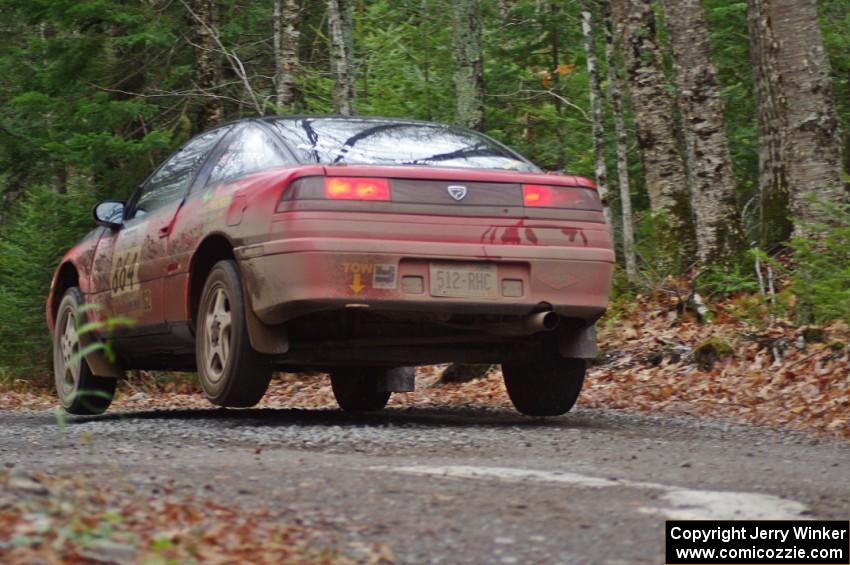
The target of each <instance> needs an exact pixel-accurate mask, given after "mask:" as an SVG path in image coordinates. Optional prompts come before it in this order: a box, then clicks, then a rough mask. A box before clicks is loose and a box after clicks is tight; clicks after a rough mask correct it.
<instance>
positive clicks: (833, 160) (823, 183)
mask: <svg viewBox="0 0 850 565" xmlns="http://www.w3.org/2000/svg"><path fill="white" fill-rule="evenodd" d="M755 1H757V2H760V4H761V7H762V8H763V16H764V18H763V20H762V23H763V27H764V28H767V29H769V30H770V32H771V33H772V35H773V37H774V38H775V39H778V40H779V41H778V48H777V49H776V57H775V62H776V68H777V71H778V73H779V77H780V86H781V93H780V97H781V98H784V102H785V104H784V106H785V112H786V117H787V120H786V121H785V123H784V153H785V161H786V168H787V169H786V170H787V180H788V186H789V187H791V189H792V190H791V192H790V202H791V213H792V215H793V217H794V220H795V226H794V227H795V232H796V233H797V234H798V235H807V230H806V228H805V224H807V223H810V222H826V221H827V217H826V215H825V213H824V212H823V210H821V209H820V207H819V206H818V203H819V202H821V203H823V202H832V203H838V202H847V200H848V198H847V191H846V190H845V188H844V185H843V183H842V181H841V176H840V170H841V140H840V137H839V135H838V119H837V117H836V113H835V101H834V99H833V94H832V83H831V80H830V67H829V60H828V59H827V56H826V52H825V50H824V48H823V39H822V37H821V32H820V27H819V23H818V14H817V4H816V1H815V0H755Z"/></svg>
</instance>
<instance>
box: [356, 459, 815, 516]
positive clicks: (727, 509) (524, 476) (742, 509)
mask: <svg viewBox="0 0 850 565" xmlns="http://www.w3.org/2000/svg"><path fill="white" fill-rule="evenodd" d="M372 469H374V470H377V471H389V472H395V473H407V474H411V475H435V476H440V477H450V478H457V479H478V480H497V481H505V482H512V483H525V482H538V483H549V484H554V485H562V486H577V487H586V488H613V487H621V488H632V489H640V490H655V491H661V492H662V495H661V499H662V500H663V501H664V502H665V503H666V504H665V507H663V508H654V507H645V508H640V511H641V512H643V513H646V514H662V515H664V516H666V517H668V518H671V519H674V520H697V519H700V520H764V519H772V520H789V519H793V518H800V517H801V516H802V514H803V512H805V510H806V507H805V506H804V505H803V504H800V503H799V502H795V501H793V500H787V499H784V498H780V497H778V496H773V495H769V494H757V493H750V492H725V491H712V490H696V489H687V488H682V487H677V486H671V485H663V484H660V483H650V482H641V481H629V480H614V479H605V478H602V477H592V476H589V475H582V474H579V473H572V472H568V471H541V470H538V469H519V468H515V467H478V466H473V465H411V466H401V467H387V466H383V467H372Z"/></svg>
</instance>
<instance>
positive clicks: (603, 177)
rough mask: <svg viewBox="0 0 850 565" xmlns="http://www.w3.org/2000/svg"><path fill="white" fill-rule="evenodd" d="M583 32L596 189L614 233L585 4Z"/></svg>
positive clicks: (590, 22)
mask: <svg viewBox="0 0 850 565" xmlns="http://www.w3.org/2000/svg"><path fill="white" fill-rule="evenodd" d="M581 32H582V35H584V51H585V54H586V56H587V76H588V78H589V79H590V108H591V116H592V119H593V157H594V162H595V167H594V175H595V177H596V189H597V190H598V191H599V197H600V198H601V199H602V205H603V212H604V213H605V222H606V223H607V224H608V229H609V230H611V232H612V233H613V231H614V219H613V218H612V216H611V207H610V206H609V204H608V167H607V166H606V165H605V127H604V125H603V123H602V95H601V93H602V90H601V89H600V87H599V66H598V63H597V60H596V42H595V41H594V38H593V15H592V14H591V12H590V10H589V9H588V8H587V4H585V5H584V6H583V9H582V12H581Z"/></svg>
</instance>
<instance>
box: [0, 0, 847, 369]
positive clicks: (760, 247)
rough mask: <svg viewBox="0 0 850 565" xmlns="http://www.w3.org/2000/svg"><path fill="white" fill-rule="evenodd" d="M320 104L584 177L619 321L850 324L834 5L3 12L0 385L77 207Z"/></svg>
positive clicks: (84, 217)
mask: <svg viewBox="0 0 850 565" xmlns="http://www.w3.org/2000/svg"><path fill="white" fill-rule="evenodd" d="M329 113H339V114H349V113H351V114H363V115H381V116H398V117H406V118H418V119H424V120H434V121H441V122H453V123H458V124H460V125H464V126H467V127H471V128H473V129H477V130H480V131H483V132H485V133H487V134H489V135H490V136H492V137H495V138H496V139H499V140H500V141H502V142H504V143H506V144H508V145H510V146H511V147H513V148H515V149H517V150H518V151H520V152H521V153H523V154H524V155H525V156H527V157H528V158H530V159H531V160H532V161H534V162H535V163H537V164H538V165H540V166H541V167H543V168H544V169H547V170H551V171H564V170H566V171H568V172H569V173H574V174H580V175H585V176H588V177H590V178H593V179H595V180H596V182H597V183H598V185H599V188H600V192H602V193H603V194H604V195H605V200H606V202H607V203H608V208H609V210H608V218H609V221H610V222H611V225H612V228H613V230H614V233H615V236H616V241H617V257H618V262H619V267H618V276H617V281H616V284H615V296H614V310H615V311H616V308H617V307H618V305H619V304H625V303H628V302H629V301H630V300H632V298H633V297H634V296H635V295H636V294H637V293H647V292H651V291H652V290H653V289H654V290H658V289H664V288H666V287H670V288H681V287H682V285H684V286H685V287H687V292H686V293H685V295H683V296H685V297H687V299H689V301H690V302H694V298H695V297H696V296H699V297H702V298H696V303H697V304H696V306H695V308H696V310H697V314H698V315H699V316H700V317H703V318H705V320H704V321H708V320H709V319H710V318H711V311H710V310H711V309H710V308H709V309H708V310H705V309H704V308H703V307H702V306H701V305H700V304H701V301H702V300H707V301H708V302H709V306H710V303H711V301H712V300H719V299H722V298H723V297H726V296H730V295H736V294H741V293H750V294H751V295H752V297H753V298H752V304H751V306H752V308H751V310H752V311H755V314H753V313H752V312H750V313H749V314H748V315H753V316H755V317H759V318H761V319H763V320H764V323H768V324H769V323H772V322H773V321H775V320H777V319H783V320H789V321H791V322H792V323H794V324H800V325H802V324H812V323H818V324H822V323H827V322H829V321H832V320H839V319H844V320H848V321H850V214H848V212H847V210H846V203H847V182H848V178H850V177H848V176H847V173H846V172H845V171H847V170H850V2H848V0H819V1H815V0H748V1H741V2H736V1H733V0H704V1H703V2H699V1H698V0H664V1H662V2H654V1H650V0H612V1H611V2H610V3H609V2H606V1H591V0H587V1H584V2H581V1H572V0H459V1H454V2H451V1H448V0H261V1H251V2H249V1H246V0H242V1H238V0H137V1H121V2H117V1H107V0H82V1H72V0H0V380H4V379H5V380H11V379H16V378H20V377H22V376H34V378H36V377H38V376H39V375H44V374H46V370H45V369H46V360H47V359H48V358H49V355H48V354H47V352H48V351H49V347H50V340H49V336H48V334H47V331H46V328H45V326H44V322H43V308H44V299H45V296H46V294H47V290H48V286H49V284H50V277H51V275H52V272H53V269H54V268H55V266H56V264H57V262H58V260H59V258H60V257H61V255H62V254H63V253H64V251H65V250H67V249H68V248H69V247H70V246H71V245H72V244H73V243H74V242H75V241H76V240H77V239H78V238H79V237H81V236H82V235H84V234H85V233H86V232H87V231H88V230H90V229H91V228H92V224H91V215H90V209H91V206H92V204H93V203H94V202H96V201H97V200H99V199H104V198H126V197H127V196H129V194H130V193H131V192H132V191H133V190H134V188H135V187H136V186H137V185H138V184H139V183H141V182H142V181H143V180H144V179H145V177H146V176H147V175H148V174H149V173H150V172H151V171H152V169H153V168H154V167H155V166H156V165H157V164H158V163H159V162H160V161H161V160H162V159H163V158H164V157H166V156H167V155H168V154H170V153H171V152H173V151H174V150H175V149H176V148H177V147H178V146H179V145H181V144H182V143H183V142H185V141H186V140H187V139H188V138H189V137H191V136H192V135H194V134H195V133H197V132H199V131H202V130H204V129H206V128H208V127H211V126H213V125H215V124H217V123H220V122H222V121H227V120H232V119H237V118H240V117H247V116H255V115H261V114H262V115H272V114H329ZM672 281H678V282H672ZM700 311H702V313H700Z"/></svg>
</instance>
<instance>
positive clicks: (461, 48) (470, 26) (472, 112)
mask: <svg viewBox="0 0 850 565" xmlns="http://www.w3.org/2000/svg"><path fill="white" fill-rule="evenodd" d="M452 29H453V39H452V53H453V56H454V83H455V93H456V96H457V106H456V110H455V123H457V124H458V125H461V126H464V127H468V128H470V129H477V130H480V129H482V127H483V125H484V72H483V69H484V67H483V58H482V51H481V7H480V5H479V1H478V0H455V1H454V2H452Z"/></svg>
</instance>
